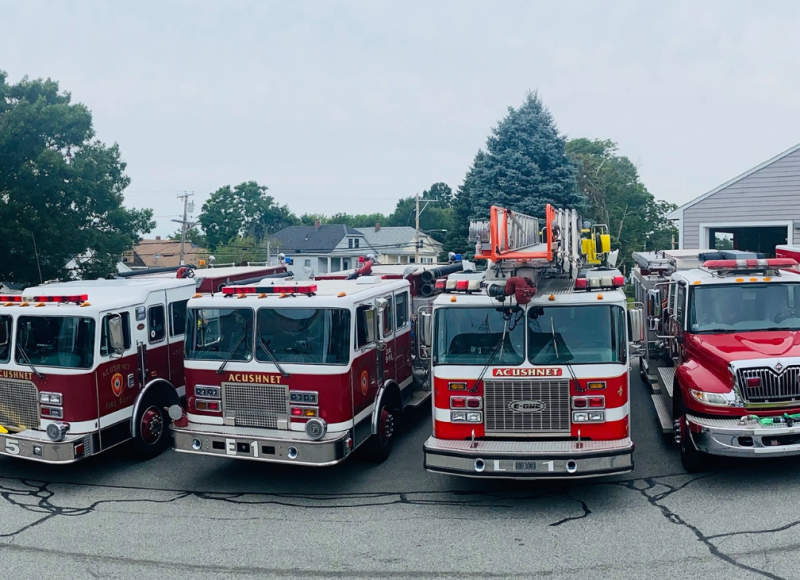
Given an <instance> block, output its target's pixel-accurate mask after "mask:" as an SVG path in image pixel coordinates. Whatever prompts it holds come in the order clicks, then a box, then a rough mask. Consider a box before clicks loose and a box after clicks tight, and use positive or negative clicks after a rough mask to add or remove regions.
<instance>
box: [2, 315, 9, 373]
mask: <svg viewBox="0 0 800 580" xmlns="http://www.w3.org/2000/svg"><path fill="white" fill-rule="evenodd" d="M10 359H11V317H10V316H0V363H7V362H8V361H9V360H10Z"/></svg>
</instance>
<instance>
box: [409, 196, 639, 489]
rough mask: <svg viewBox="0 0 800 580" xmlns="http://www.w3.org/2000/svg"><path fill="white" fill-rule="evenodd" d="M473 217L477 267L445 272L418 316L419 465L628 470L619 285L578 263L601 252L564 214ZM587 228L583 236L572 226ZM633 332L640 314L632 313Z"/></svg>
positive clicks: (567, 472)
mask: <svg viewBox="0 0 800 580" xmlns="http://www.w3.org/2000/svg"><path fill="white" fill-rule="evenodd" d="M491 212H492V213H491V220H490V221H489V222H475V223H473V224H472V225H471V227H470V234H471V238H472V239H473V240H475V241H477V248H476V259H480V258H484V259H488V260H489V264H488V266H487V270H486V272H484V273H479V274H478V273H476V274H454V275H451V276H450V277H449V278H448V281H447V284H446V288H447V290H446V291H447V293H446V294H442V295H440V296H439V297H438V298H437V299H436V300H435V302H434V304H433V308H432V311H431V312H430V313H421V316H420V318H421V321H422V322H421V323H420V328H421V331H422V333H423V340H424V342H425V343H426V344H427V345H429V347H430V362H431V375H432V383H433V391H434V395H433V402H434V405H433V435H432V436H431V437H430V438H429V439H428V440H427V441H426V442H425V444H424V453H425V467H426V469H428V470H429V471H434V472H439V473H446V474H452V475H462V476H469V477H486V478H514V479H538V478H580V477H592V476H599V475H611V474H617V473H625V472H628V471H631V470H632V469H633V448H634V445H633V442H632V441H631V438H630V431H629V429H630V425H629V402H628V401H629V398H628V394H629V393H628V390H629V376H628V365H629V352H628V339H629V336H628V324H627V320H626V316H628V315H627V314H626V298H625V295H624V293H623V291H622V286H623V285H624V279H623V277H622V274H621V273H620V272H619V270H617V269H614V268H594V269H585V268H584V265H586V264H587V263H594V264H597V263H599V262H600V258H601V257H602V255H604V254H607V253H608V251H609V248H608V245H609V243H608V242H609V240H608V236H607V234H605V233H602V231H601V230H598V229H594V231H593V229H592V228H588V227H587V228H585V231H584V230H581V229H579V227H578V223H579V218H578V216H577V214H576V212H575V211H574V210H554V209H552V208H551V207H550V206H547V221H546V223H547V224H548V227H545V230H546V233H545V234H544V235H542V234H541V233H540V225H539V220H538V219H536V218H533V217H531V216H526V215H524V214H520V213H518V212H511V211H510V210H506V209H502V208H496V207H493V208H492V209H491ZM582 231H583V232H584V233H586V234H588V236H587V237H582V236H581V232H582ZM630 316H631V320H632V327H633V328H634V329H638V328H640V327H641V324H640V318H639V316H640V314H639V313H638V311H633V313H632V314H631V315H630Z"/></svg>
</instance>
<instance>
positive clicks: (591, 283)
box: [575, 276, 625, 290]
mask: <svg viewBox="0 0 800 580" xmlns="http://www.w3.org/2000/svg"><path fill="white" fill-rule="evenodd" d="M623 286H625V277H624V276H592V277H586V278H575V290H589V289H600V288H621V287H623Z"/></svg>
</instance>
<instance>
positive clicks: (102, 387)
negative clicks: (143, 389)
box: [96, 310, 139, 427]
mask: <svg viewBox="0 0 800 580" xmlns="http://www.w3.org/2000/svg"><path fill="white" fill-rule="evenodd" d="M131 320H132V312H131V311H130V310H113V311H109V312H103V313H101V317H100V357H99V359H98V365H97V371H96V377H97V408H98V409H97V410H98V413H97V416H98V419H99V420H100V424H101V425H100V426H101V427H107V426H108V425H109V424H111V423H113V422H114V419H113V418H106V417H107V416H108V415H112V414H113V413H115V412H117V411H120V410H121V409H124V408H125V407H128V406H130V405H132V404H133V401H134V400H135V398H136V393H138V392H139V389H138V373H137V362H136V343H135V341H134V338H133V333H132V325H131ZM113 326H117V327H121V330H122V337H123V348H122V351H121V352H120V351H115V350H114V349H113V347H112V338H111V336H112V327H113ZM114 417H117V415H114ZM104 418H106V419H104ZM121 420H122V419H119V418H118V419H116V421H121Z"/></svg>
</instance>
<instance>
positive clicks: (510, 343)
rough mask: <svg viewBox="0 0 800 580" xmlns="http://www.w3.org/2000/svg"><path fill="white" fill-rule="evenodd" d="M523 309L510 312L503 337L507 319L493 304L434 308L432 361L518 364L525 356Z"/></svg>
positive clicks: (435, 362)
mask: <svg viewBox="0 0 800 580" xmlns="http://www.w3.org/2000/svg"><path fill="white" fill-rule="evenodd" d="M523 316H524V314H523V312H522V310H518V311H516V312H512V313H511V318H510V320H509V322H508V328H507V331H506V333H505V340H504V341H503V344H502V346H501V347H500V348H497V347H498V344H499V343H500V341H501V340H502V339H503V329H504V328H505V324H506V320H505V319H504V318H503V313H502V311H501V310H498V309H496V308H441V309H439V310H437V311H436V321H435V323H436V329H435V331H434V341H435V344H434V348H433V362H434V364H460V365H485V364H487V363H488V362H489V359H490V358H491V356H492V352H494V351H495V350H497V353H496V354H495V355H494V358H493V359H492V364H520V363H521V362H522V360H523V358H524V357H525V346H524V343H525V333H524V328H523V324H522V322H524V321H521V320H520V318H522V317H523Z"/></svg>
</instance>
